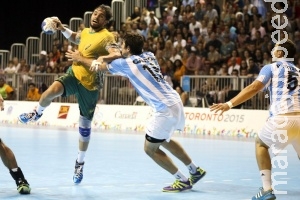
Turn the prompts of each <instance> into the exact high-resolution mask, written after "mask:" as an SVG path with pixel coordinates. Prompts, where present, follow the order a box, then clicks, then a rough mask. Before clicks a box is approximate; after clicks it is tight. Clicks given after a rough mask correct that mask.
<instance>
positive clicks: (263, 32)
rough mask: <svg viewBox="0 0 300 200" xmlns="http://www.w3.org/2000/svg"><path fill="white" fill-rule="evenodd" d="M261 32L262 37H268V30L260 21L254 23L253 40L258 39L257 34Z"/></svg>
mask: <svg viewBox="0 0 300 200" xmlns="http://www.w3.org/2000/svg"><path fill="white" fill-rule="evenodd" d="M257 31H259V32H260V36H261V37H264V36H265V35H266V30H265V28H264V27H263V26H262V25H261V22H260V21H256V22H254V27H253V28H252V30H251V40H254V39H256V32H257Z"/></svg>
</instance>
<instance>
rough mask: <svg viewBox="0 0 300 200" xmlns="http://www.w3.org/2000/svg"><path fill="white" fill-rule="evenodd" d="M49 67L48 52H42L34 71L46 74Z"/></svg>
mask: <svg viewBox="0 0 300 200" xmlns="http://www.w3.org/2000/svg"><path fill="white" fill-rule="evenodd" d="M46 66H47V52H46V51H44V50H43V51H41V52H40V57H39V60H38V61H37V62H36V63H35V67H34V71H35V72H37V73H40V72H44V70H45V69H46Z"/></svg>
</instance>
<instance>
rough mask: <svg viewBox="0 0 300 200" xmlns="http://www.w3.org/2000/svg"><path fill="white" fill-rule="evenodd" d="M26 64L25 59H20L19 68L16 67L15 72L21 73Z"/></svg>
mask: <svg viewBox="0 0 300 200" xmlns="http://www.w3.org/2000/svg"><path fill="white" fill-rule="evenodd" d="M26 65H27V62H26V59H21V60H20V68H19V69H18V71H17V73H21V72H22V71H24V69H25V67H26ZM30 70H31V69H30Z"/></svg>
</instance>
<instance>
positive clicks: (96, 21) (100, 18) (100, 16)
mask: <svg viewBox="0 0 300 200" xmlns="http://www.w3.org/2000/svg"><path fill="white" fill-rule="evenodd" d="M106 23H107V20H106V18H105V11H104V10H103V9H101V8H97V9H95V10H94V12H93V14H92V16H91V22H90V25H91V27H92V28H93V29H96V30H97V29H101V28H103V27H104V26H105V25H106Z"/></svg>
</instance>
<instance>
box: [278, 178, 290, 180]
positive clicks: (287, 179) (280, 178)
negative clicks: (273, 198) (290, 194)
mask: <svg viewBox="0 0 300 200" xmlns="http://www.w3.org/2000/svg"><path fill="white" fill-rule="evenodd" d="M280 179H287V180H288V179H291V178H280Z"/></svg>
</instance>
